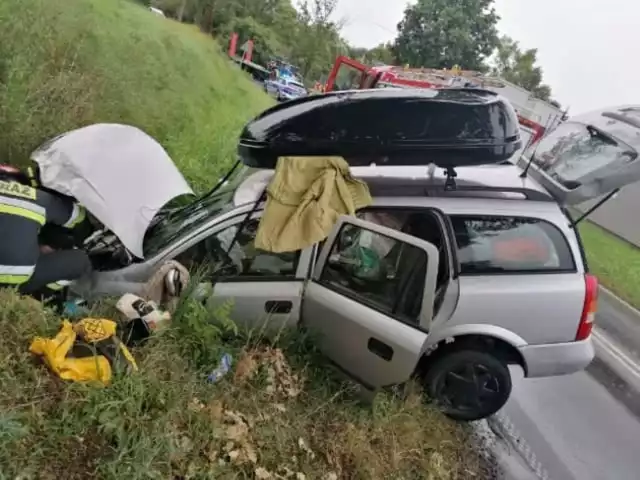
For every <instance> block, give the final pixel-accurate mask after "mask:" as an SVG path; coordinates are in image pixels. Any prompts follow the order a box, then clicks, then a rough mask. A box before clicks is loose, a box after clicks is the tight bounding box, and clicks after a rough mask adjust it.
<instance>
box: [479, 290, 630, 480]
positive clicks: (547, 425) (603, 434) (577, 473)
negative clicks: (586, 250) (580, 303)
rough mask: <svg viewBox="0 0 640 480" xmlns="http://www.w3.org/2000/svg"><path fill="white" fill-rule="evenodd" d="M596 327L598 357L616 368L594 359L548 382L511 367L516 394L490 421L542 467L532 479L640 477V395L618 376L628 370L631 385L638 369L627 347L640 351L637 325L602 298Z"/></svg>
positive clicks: (534, 465) (624, 479)
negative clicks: (525, 374)
mask: <svg viewBox="0 0 640 480" xmlns="http://www.w3.org/2000/svg"><path fill="white" fill-rule="evenodd" d="M596 324H597V325H599V332H598V334H597V341H596V350H597V351H598V355H599V358H605V355H608V357H607V360H608V362H609V363H610V364H611V365H612V366H613V368H610V367H609V366H608V365H607V364H605V363H604V362H602V361H601V360H599V359H596V361H595V362H594V363H593V364H592V365H591V366H590V367H589V369H587V371H585V372H580V373H576V374H573V375H569V376H565V377H556V378H549V379H524V378H522V373H521V372H520V370H519V369H514V371H513V375H514V393H513V396H512V398H511V400H510V401H509V403H508V404H507V405H506V406H505V408H504V409H503V410H502V411H501V412H500V413H499V414H498V415H497V416H496V418H495V419H493V420H492V421H491V423H495V424H496V425H499V426H500V431H501V433H502V434H503V435H505V436H507V437H509V438H511V440H512V442H511V443H512V444H513V445H514V447H513V451H514V453H513V454H515V452H516V451H517V452H518V453H519V455H520V457H521V458H522V459H525V460H526V463H527V464H528V465H529V466H530V467H531V470H537V472H536V475H535V477H534V478H539V479H548V480H638V479H640V447H639V446H640V394H639V393H638V390H637V389H635V388H631V387H630V386H629V384H628V383H625V382H621V381H620V378H621V377H619V376H618V375H616V373H617V372H625V370H626V374H627V375H629V376H630V377H631V379H632V380H633V376H634V375H637V374H638V372H640V369H638V368H637V363H640V362H638V360H639V358H638V356H637V351H636V352H629V351H628V349H626V348H625V347H627V346H633V345H635V346H636V348H637V347H638V346H640V325H638V324H637V323H635V322H634V321H633V320H632V319H631V318H627V317H625V315H624V314H623V313H621V312H618V311H616V310H615V309H614V308H613V307H612V306H611V305H609V304H607V303H606V302H605V301H601V302H600V310H599V314H598V317H597V321H596ZM636 341H638V343H635V342H636ZM632 363H635V364H636V366H635V367H634V366H633V365H632ZM634 368H636V369H637V370H635V371H634ZM638 380H639V381H640V375H638ZM635 386H636V387H637V385H635ZM514 440H517V441H518V442H519V443H515V442H514ZM512 477H513V478H514V480H515V479H516V478H520V477H518V476H516V475H515V474H514V475H512ZM522 478H524V477H522Z"/></svg>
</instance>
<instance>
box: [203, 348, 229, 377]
mask: <svg viewBox="0 0 640 480" xmlns="http://www.w3.org/2000/svg"><path fill="white" fill-rule="evenodd" d="M232 362H233V357H231V355H229V354H228V353H225V354H224V355H222V357H221V358H220V362H219V363H218V366H217V367H216V368H214V369H213V371H212V372H211V373H210V374H209V375H208V376H207V381H208V382H209V383H216V382H217V381H218V380H220V379H221V378H222V377H224V376H225V375H226V374H227V373H229V371H230V370H231V363H232Z"/></svg>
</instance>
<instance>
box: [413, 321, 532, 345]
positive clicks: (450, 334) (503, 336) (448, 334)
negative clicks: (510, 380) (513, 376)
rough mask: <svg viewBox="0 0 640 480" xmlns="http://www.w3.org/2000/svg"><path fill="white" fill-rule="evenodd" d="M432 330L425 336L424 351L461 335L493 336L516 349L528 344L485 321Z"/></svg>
mask: <svg viewBox="0 0 640 480" xmlns="http://www.w3.org/2000/svg"><path fill="white" fill-rule="evenodd" d="M434 330H435V331H433V332H430V333H429V336H428V337H427V341H426V345H425V351H429V350H430V348H433V347H435V346H436V345H437V344H439V343H440V342H442V341H448V340H449V339H452V340H454V341H455V338H456V337H461V336H463V335H478V336H484V337H493V338H496V339H498V340H502V341H503V342H506V343H508V344H509V345H511V346H513V347H514V348H516V349H520V348H522V347H525V346H527V345H528V344H527V342H526V341H525V340H524V339H523V338H522V337H520V336H519V335H517V334H515V333H514V332H512V331H510V330H507V329H506V328H502V327H499V326H497V325H489V324H486V323H478V324H475V323H468V324H464V325H452V326H450V327H449V326H446V325H445V326H443V327H442V328H436V329H434Z"/></svg>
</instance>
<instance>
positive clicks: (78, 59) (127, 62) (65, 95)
mask: <svg viewBox="0 0 640 480" xmlns="http://www.w3.org/2000/svg"><path fill="white" fill-rule="evenodd" d="M227 63H228V61H227V59H226V58H225V57H224V56H223V55H221V49H220V46H219V45H218V44H217V43H215V42H214V41H212V39H211V38H210V37H207V36H206V35H203V34H201V33H200V32H199V31H198V30H197V28H195V27H193V26H188V25H183V24H179V23H177V22H174V21H171V20H168V19H164V18H161V17H158V16H156V15H154V14H152V13H151V12H149V11H148V10H146V9H145V8H143V7H142V6H140V5H135V4H133V3H131V2H129V1H126V0H3V1H2V2H0V158H1V159H2V161H9V162H14V163H22V162H24V161H26V159H27V158H28V155H29V153H30V152H31V151H33V149H34V148H35V147H37V146H38V145H39V144H40V143H42V142H43V141H44V140H46V139H48V138H51V137H52V136H54V135H57V134H59V133H61V132H64V131H67V130H70V129H73V128H77V127H79V126H84V125H88V124H91V123H97V122H119V123H128V124H132V125H135V126H137V127H140V128H142V129H143V130H145V131H146V132H147V133H149V134H150V135H152V136H153V137H155V138H156V139H157V140H158V141H160V143H162V145H163V146H164V147H165V148H166V149H167V150H168V152H169V154H170V155H171V156H172V158H173V159H174V160H175V162H176V163H177V165H178V167H179V168H180V169H181V170H182V172H183V173H184V174H185V176H186V177H187V180H189V181H190V182H191V183H192V185H193V186H194V188H196V189H197V190H200V191H201V190H203V189H206V188H207V187H209V186H210V183H211V182H212V179H215V178H216V175H217V174H218V173H219V172H220V170H222V169H224V167H225V166H226V165H228V163H229V161H231V160H233V158H234V152H235V147H236V140H237V138H238V133H239V131H240V129H241V128H242V125H243V124H244V122H245V121H246V120H247V119H249V118H250V117H252V116H253V115H254V114H256V113H258V112H259V111H261V110H263V109H264V108H266V107H267V106H268V105H269V104H270V102H271V100H270V99H269V98H268V97H266V96H265V95H263V94H262V92H260V91H259V90H258V89H256V88H255V86H254V84H253V82H252V81H251V80H250V79H249V78H248V77H245V76H244V75H239V74H238V73H237V71H236V70H235V69H231V68H229V67H228V65H227Z"/></svg>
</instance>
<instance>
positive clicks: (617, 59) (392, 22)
mask: <svg viewBox="0 0 640 480" xmlns="http://www.w3.org/2000/svg"><path fill="white" fill-rule="evenodd" d="M405 4H406V2H405V1H404V0H338V10H337V12H336V14H337V17H338V18H342V19H344V21H345V22H346V23H345V27H344V29H343V35H344V36H345V37H346V39H347V40H348V41H349V42H350V43H351V44H353V45H356V46H361V47H373V46H375V45H377V44H379V43H382V42H386V41H389V40H392V39H393V38H394V37H395V32H396V25H397V24H398V22H399V21H400V19H401V18H402V13H403V11H404V7H405ZM495 5H496V9H497V10H498V13H499V15H500V16H501V17H502V18H501V20H500V23H499V24H498V28H499V30H500V32H501V33H504V34H507V35H509V36H511V37H513V38H514V39H516V40H518V41H519V42H520V44H521V46H522V47H524V48H532V47H535V48H537V49H538V59H539V64H540V65H541V66H542V67H543V69H544V80H545V82H546V83H548V84H549V85H550V86H551V88H552V89H553V95H554V97H555V98H557V100H558V101H560V102H561V103H562V104H563V105H564V106H567V105H568V106H569V107H570V113H571V114H573V115H575V114H578V113H582V112H584V111H588V110H592V109H595V108H600V107H605V106H612V105H616V104H625V103H640V85H638V80H639V79H640V63H639V62H638V58H639V57H640V55H639V54H640V28H638V26H640V25H639V24H640V1H638V0H604V1H603V0H580V1H578V0H537V1H531V0H496V1H495Z"/></svg>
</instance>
